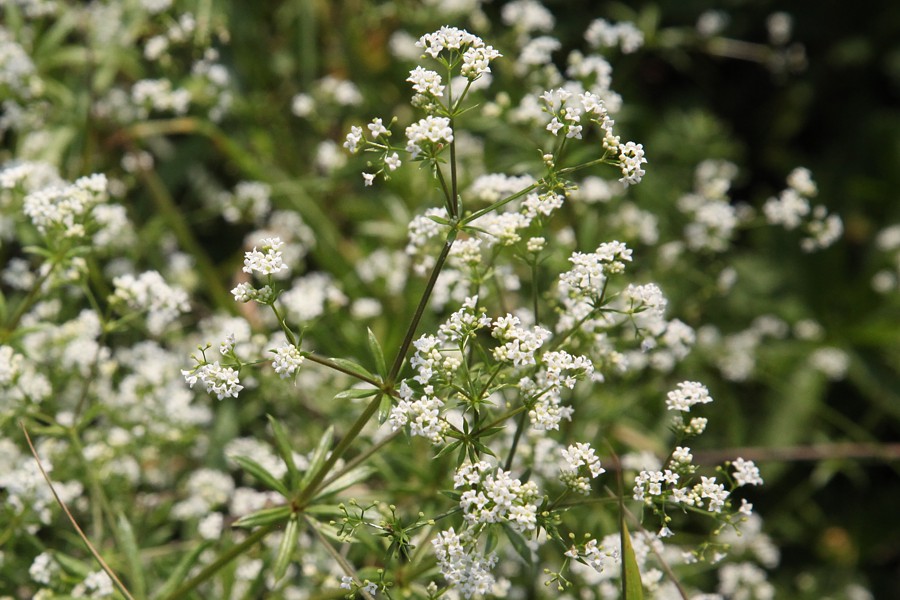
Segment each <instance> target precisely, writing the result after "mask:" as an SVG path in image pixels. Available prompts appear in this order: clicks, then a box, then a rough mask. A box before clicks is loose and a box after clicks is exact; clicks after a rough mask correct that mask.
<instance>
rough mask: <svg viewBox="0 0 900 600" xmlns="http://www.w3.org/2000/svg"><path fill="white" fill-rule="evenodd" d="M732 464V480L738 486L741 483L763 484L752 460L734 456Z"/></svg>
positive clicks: (741, 484)
mask: <svg viewBox="0 0 900 600" xmlns="http://www.w3.org/2000/svg"><path fill="white" fill-rule="evenodd" d="M732 465H733V466H734V481H735V483H736V484H737V486H738V487H741V486H743V485H762V484H763V479H762V477H761V476H760V474H759V468H757V466H756V465H755V464H754V463H753V461H752V460H744V459H743V458H736V459H734V462H733V463H732Z"/></svg>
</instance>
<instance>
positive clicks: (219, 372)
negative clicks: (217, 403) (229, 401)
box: [181, 361, 244, 400]
mask: <svg viewBox="0 0 900 600" xmlns="http://www.w3.org/2000/svg"><path fill="white" fill-rule="evenodd" d="M181 374H182V375H183V376H184V380H185V381H186V382H187V383H188V385H190V386H191V388H193V387H194V384H195V383H197V382H198V381H199V382H200V383H202V384H203V385H204V386H205V387H206V392H207V393H209V394H215V395H216V397H217V398H218V399H219V400H222V399H223V398H237V397H238V393H239V392H240V391H241V390H242V389H244V386H242V385H241V382H240V380H239V379H238V372H237V371H236V370H234V369H233V368H232V367H223V366H222V365H220V364H219V361H215V362H213V363H207V364H203V365H199V366H197V367H194V368H193V369H191V370H190V371H188V370H182V371H181Z"/></svg>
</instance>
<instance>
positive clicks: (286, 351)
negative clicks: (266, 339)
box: [271, 343, 305, 379]
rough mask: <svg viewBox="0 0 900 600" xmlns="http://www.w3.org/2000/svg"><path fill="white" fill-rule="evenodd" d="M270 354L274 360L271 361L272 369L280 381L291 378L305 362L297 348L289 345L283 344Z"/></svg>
mask: <svg viewBox="0 0 900 600" xmlns="http://www.w3.org/2000/svg"><path fill="white" fill-rule="evenodd" d="M271 352H272V353H273V354H275V358H274V359H272V367H273V368H274V369H275V372H276V373H278V376H279V377H281V378H282V379H287V378H288V377H291V376H293V374H294V373H296V372H297V369H299V368H300V365H302V364H303V361H304V360H305V358H304V357H303V355H302V354H300V350H298V349H297V346H295V345H294V344H290V343H284V344H282V345H281V346H279V347H278V348H275V349H274V350H272V351H271Z"/></svg>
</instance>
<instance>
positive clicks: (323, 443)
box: [300, 426, 334, 490]
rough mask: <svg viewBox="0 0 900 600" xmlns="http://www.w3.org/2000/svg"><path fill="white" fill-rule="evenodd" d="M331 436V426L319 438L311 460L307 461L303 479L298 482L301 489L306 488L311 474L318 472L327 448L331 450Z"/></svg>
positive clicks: (332, 432) (326, 453)
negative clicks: (307, 465)
mask: <svg viewBox="0 0 900 600" xmlns="http://www.w3.org/2000/svg"><path fill="white" fill-rule="evenodd" d="M333 438H334V427H333V426H332V427H329V428H328V429H326V430H325V433H324V434H323V435H322V439H320V440H319V445H318V446H316V450H315V452H313V457H312V460H311V461H310V462H309V468H308V469H307V470H306V473H305V474H304V475H303V481H301V482H300V489H301V490H303V489H306V486H307V485H309V482H310V481H312V478H313V475H315V474H316V473H317V472H318V470H319V469H320V468H321V466H322V464H323V463H324V462H325V458H326V457H327V456H328V452H329V450H331V441H332V439H333Z"/></svg>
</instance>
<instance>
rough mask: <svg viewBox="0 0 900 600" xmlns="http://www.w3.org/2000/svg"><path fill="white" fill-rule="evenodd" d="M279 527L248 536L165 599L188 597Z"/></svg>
mask: <svg viewBox="0 0 900 600" xmlns="http://www.w3.org/2000/svg"><path fill="white" fill-rule="evenodd" d="M279 525H280V523H272V524H270V525H266V526H264V527H260V528H259V529H257V530H256V531H254V532H253V533H251V534H250V535H249V536H247V538H246V539H244V541H243V542H241V543H240V544H235V545H234V546H232V547H231V548H229V549H228V550H226V551H225V552H223V553H222V554H220V555H219V557H218V558H217V559H216V560H215V561H213V562H212V563H210V564H209V565H208V566H207V567H206V568H205V569H203V570H202V571H200V572H199V573H198V574H197V575H196V576H195V577H194V578H192V579H189V580H188V581H187V582H186V583H185V584H184V585H182V586H181V587H180V588H178V589H177V590H175V591H174V592H172V593H171V594H169V595H168V596H167V597H166V598H165V600H177V599H178V598H184V597H186V596H187V594H188V593H189V592H190V591H191V590H193V589H194V588H196V587H197V586H198V585H200V584H201V583H203V582H204V581H206V580H207V579H209V578H210V577H212V576H213V575H215V574H216V573H217V572H218V571H219V570H220V569H222V568H223V567H225V565H227V564H228V563H230V562H231V561H233V560H234V559H235V558H237V557H238V556H240V555H242V554H243V553H244V552H245V551H246V550H247V549H248V548H250V547H251V546H253V545H254V544H256V543H257V542H258V541H260V540H262V539H263V538H264V537H266V536H267V535H269V533H271V532H272V531H273V530H274V529H275V528H276V527H278V526H279Z"/></svg>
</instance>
